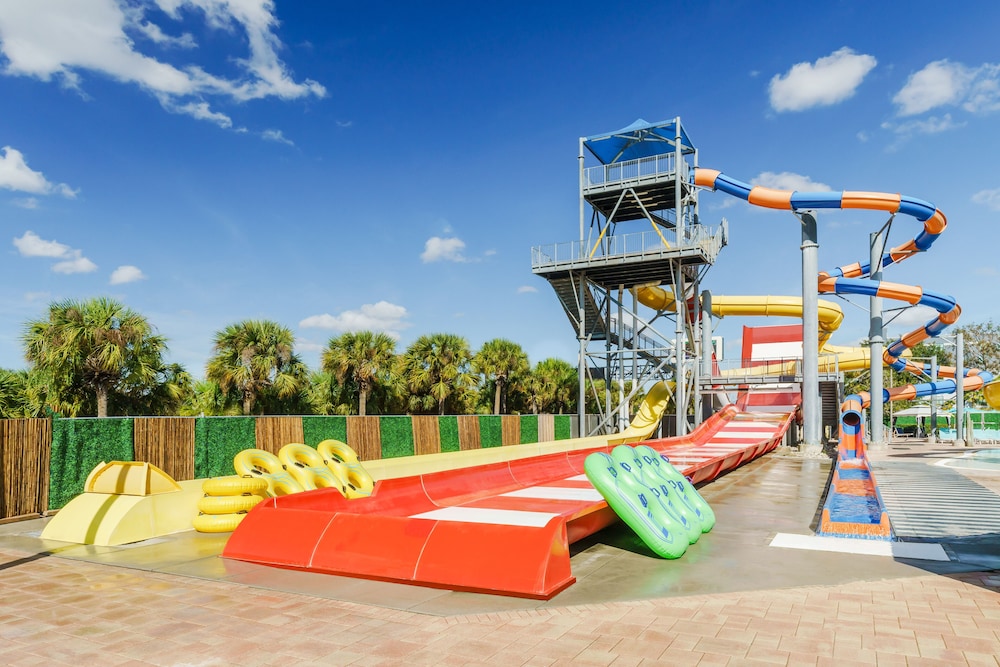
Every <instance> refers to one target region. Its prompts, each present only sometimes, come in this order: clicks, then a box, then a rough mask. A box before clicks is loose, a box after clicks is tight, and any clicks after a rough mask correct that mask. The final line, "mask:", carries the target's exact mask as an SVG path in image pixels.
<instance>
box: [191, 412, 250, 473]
mask: <svg viewBox="0 0 1000 667" xmlns="http://www.w3.org/2000/svg"><path fill="white" fill-rule="evenodd" d="M256 446H257V433H256V427H255V422H254V418H253V417H199V418H198V419H196V420H195V423H194V476H195V477H196V478H200V477H221V476H224V475H233V474H235V473H236V470H235V468H233V457H235V456H236V455H237V454H239V453H240V452H242V451H243V450H244V449H253V448H255V447H256Z"/></svg>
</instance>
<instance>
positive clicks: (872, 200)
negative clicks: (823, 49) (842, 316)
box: [694, 167, 993, 537]
mask: <svg viewBox="0 0 1000 667" xmlns="http://www.w3.org/2000/svg"><path fill="white" fill-rule="evenodd" d="M694 180H695V185H698V186H702V187H707V188H711V189H713V190H718V191H721V192H725V193H726V194H729V195H732V196H734V197H738V198H740V199H743V200H744V201H747V202H749V203H750V204H752V205H754V206H760V207H763V208H772V209H780V210H787V211H800V210H806V209H864V210H869V211H885V212H887V213H890V214H892V215H896V214H902V215H906V216H909V217H912V218H914V219H915V220H917V221H918V222H921V223H923V229H922V230H921V231H920V232H919V233H918V234H917V235H916V236H914V237H913V238H912V239H910V240H909V241H907V242H906V243H903V244H901V245H898V246H896V247H894V248H892V249H890V250H889V251H888V252H886V253H885V254H884V255H882V258H881V260H880V262H879V263H880V265H881V267H883V268H884V267H887V266H890V265H892V264H896V263H898V262H901V261H903V260H906V259H909V258H910V257H912V256H913V255H916V254H917V253H921V252H924V251H926V250H928V249H929V248H930V247H931V246H932V245H933V244H934V242H935V241H936V240H937V239H938V237H939V236H940V235H941V233H942V232H944V230H945V229H946V228H947V226H948V221H947V218H945V215H944V214H943V213H942V212H941V211H940V210H938V209H937V208H936V207H935V206H934V205H933V204H930V203H928V202H926V201H923V200H921V199H917V198H915V197H909V196H906V195H899V194H889V193H884V192H853V191H844V192H795V191H790V190H776V189H772V188H765V187H762V186H751V185H750V184H748V183H743V182H741V181H737V180H735V179H733V178H730V177H728V176H726V175H725V174H723V173H721V172H719V171H716V170H713V169H703V168H700V167H699V168H697V169H695V176H694ZM871 268H872V267H871V263H870V262H855V263H853V264H848V265H845V266H841V267H838V268H836V269H834V270H832V271H829V272H823V273H820V274H819V276H818V280H817V291H818V292H819V293H821V294H858V295H862V296H877V297H883V298H886V299H893V300H896V301H903V302H905V303H908V304H910V305H913V306H917V305H922V306H928V307H930V308H933V309H934V310H936V311H937V316H936V317H935V318H933V319H932V320H930V321H929V322H927V323H926V324H925V325H924V326H922V327H919V328H917V329H914V330H913V331H911V332H909V333H907V334H905V335H904V336H901V337H900V338H899V339H898V340H896V341H894V342H893V343H890V344H889V345H888V346H886V350H885V352H884V354H883V361H884V363H885V364H886V365H888V366H890V367H892V368H893V369H895V370H899V371H904V370H905V371H908V372H910V373H914V374H916V375H918V376H919V375H921V374H925V373H926V372H927V371H928V370H929V367H928V366H922V365H919V364H916V363H914V362H911V361H908V360H906V359H903V358H901V356H902V355H903V353H904V352H906V351H907V350H909V349H910V348H912V347H913V346H914V345H916V344H917V343H920V342H921V341H924V340H926V339H928V338H932V337H935V336H937V335H939V334H940V333H941V332H942V331H944V329H945V328H946V327H948V325H950V324H954V323H955V322H956V321H957V320H958V318H959V316H960V315H961V312H962V309H961V308H960V307H959V306H958V304H957V303H956V302H955V299H954V298H953V297H951V296H948V295H945V294H939V293H936V292H931V291H927V290H924V289H922V288H921V287H918V286H915V285H901V284H898V283H890V282H885V281H874V280H870V279H869V278H868V277H869V276H871V273H872V270H871ZM938 373H939V375H940V376H943V377H945V378H954V376H955V374H956V369H955V368H953V367H943V368H940V369H939V370H938ZM963 376H964V377H963V378H961V382H962V387H963V389H964V390H965V391H974V390H976V389H981V388H982V387H983V386H985V385H986V384H988V383H989V382H991V381H992V380H993V375H992V374H991V373H988V372H986V371H981V370H977V369H969V370H966V371H965V372H964V373H963ZM957 382H958V380H956V379H944V380H940V381H937V382H926V383H922V384H909V385H906V386H903V387H895V388H892V389H883V391H882V396H881V399H882V400H883V401H893V400H904V399H914V398H919V397H922V396H930V395H932V394H947V393H951V392H953V391H955V390H956V388H957ZM870 400H871V397H870V395H869V394H868V393H867V392H862V393H860V394H854V395H851V396H848V397H847V398H846V399H845V400H844V403H843V404H841V417H840V446H839V456H838V465H837V471H836V472H835V479H838V478H839V473H840V472H841V470H842V469H848V468H849V469H852V470H856V469H857V468H858V467H859V466H858V465H856V464H862V466H863V467H864V468H865V472H866V473H868V474H869V475H870V469H869V468H868V466H867V464H866V461H865V458H866V457H865V438H864V420H863V418H862V410H863V409H864V408H866V407H868V405H869V403H870ZM852 459H853V460H855V463H854V464H851V463H849V462H850V461H851V460H852ZM866 479H867V477H866ZM870 486H871V487H872V488H871V494H870V495H871V496H873V497H874V498H877V497H878V489H877V487H876V485H875V484H874V479H872V480H871V484H870ZM830 495H831V496H833V495H836V494H833V493H831V494H830ZM879 505H880V503H879ZM823 515H824V522H823V523H824V525H826V524H828V523H829V521H828V520H829V509H828V508H827V509H824V510H823ZM872 518H873V519H874V520H873V521H872V522H870V523H865V522H859V523H858V525H857V526H856V527H855V528H851V529H849V530H848V531H847V532H850V533H855V534H858V535H859V536H865V537H875V536H885V537H888V536H889V535H890V534H891V533H890V528H889V525H888V520H887V518H886V516H885V512H884V511H882V512H880V513H879V515H878V516H877V517H874V516H873V517H872ZM852 525H853V524H852Z"/></svg>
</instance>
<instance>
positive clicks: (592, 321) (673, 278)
mask: <svg viewBox="0 0 1000 667" xmlns="http://www.w3.org/2000/svg"><path fill="white" fill-rule="evenodd" d="M578 163H579V170H580V225H579V236H578V238H577V240H573V241H568V242H565V243H556V244H552V245H545V246H536V247H534V248H532V250H531V267H532V271H533V272H534V273H535V274H537V275H539V276H542V277H543V278H545V279H546V280H548V281H549V284H550V285H552V289H553V290H555V293H556V296H557V297H558V299H559V303H560V304H561V305H562V308H563V310H564V311H565V313H566V316H567V317H568V318H569V321H570V322H571V324H572V325H573V328H574V330H575V332H576V336H577V340H578V342H579V346H580V354H579V416H580V434H581V435H586V434H591V433H608V432H615V431H618V430H619V429H621V428H624V426H626V425H627V420H628V416H629V415H628V405H629V400H630V399H631V397H632V395H633V394H634V393H635V392H637V391H639V390H640V389H642V388H643V387H644V386H646V385H648V384H649V383H651V382H653V381H657V380H663V379H670V380H674V381H675V382H676V385H675V387H674V396H675V399H676V401H675V405H676V412H675V418H676V432H677V433H686V432H687V430H688V428H689V424H688V420H687V415H688V413H689V412H691V413H693V414H694V415H695V416H696V418H698V417H697V416H698V415H700V414H702V411H701V410H700V409H699V404H700V401H701V395H700V393H699V386H700V384H701V381H700V380H699V373H702V372H703V369H702V368H701V365H700V364H699V363H698V362H697V361H698V359H701V358H703V357H704V356H707V357H708V358H710V356H711V355H710V354H709V355H702V348H703V347H704V345H705V340H707V339H708V337H706V336H703V332H702V330H701V328H700V322H701V319H702V318H701V317H700V313H699V312H698V308H699V299H698V298H694V297H697V296H698V295H699V294H700V284H701V280H702V279H703V278H704V275H705V273H706V272H707V271H708V269H709V268H710V267H711V266H712V264H713V263H714V262H715V259H716V257H717V256H718V254H719V251H720V250H721V249H722V247H723V246H725V245H726V235H727V226H726V225H727V223H726V221H725V220H722V222H721V224H720V225H719V226H718V227H715V228H709V227H707V226H705V225H703V224H701V219H700V216H699V214H698V191H697V190H696V189H695V187H694V185H693V178H692V175H693V170H694V168H695V167H696V166H697V165H698V151H697V149H696V148H695V147H694V145H693V144H692V143H691V139H690V138H689V137H688V135H687V132H686V131H685V130H684V127H683V125H682V124H681V119H680V118H674V119H671V120H668V121H663V122H659V123H648V122H646V121H643V120H637V121H636V122H634V123H632V124H631V125H629V126H628V127H624V128H622V129H620V130H616V131H614V132H607V133H603V134H596V135H593V136H590V137H581V138H580V150H579V156H578ZM649 284H655V285H659V286H662V287H663V288H664V289H668V290H670V291H671V292H672V293H673V294H674V297H675V298H676V299H677V302H678V303H687V302H688V301H689V300H690V303H691V304H692V306H691V308H680V309H678V312H677V313H673V312H660V313H656V314H655V315H653V316H652V317H649V316H646V317H644V316H643V315H641V314H640V313H639V310H638V302H637V299H636V297H635V295H634V293H633V292H632V288H634V287H636V286H639V285H649ZM647 312H648V311H647ZM706 321H709V319H708V318H706ZM709 329H710V327H709ZM709 333H710V331H709ZM709 371H710V369H709ZM588 379H591V380H604V381H605V383H604V395H603V396H600V395H595V396H594V397H593V398H595V399H596V403H597V405H598V406H599V412H598V415H597V419H596V420H594V421H592V422H591V423H590V424H586V423H585V421H586V419H585V406H586V400H585V398H586V392H587V391H592V389H588V387H593V386H594V385H592V384H591V385H588V383H587V380H588ZM630 380H631V381H632V384H631V391H630V392H628V394H626V391H625V385H626V382H627V381H630ZM613 383H617V385H618V387H617V391H612V384H613ZM692 407H693V410H692V409H691V408H692Z"/></svg>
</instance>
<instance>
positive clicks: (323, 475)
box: [278, 442, 347, 496]
mask: <svg viewBox="0 0 1000 667" xmlns="http://www.w3.org/2000/svg"><path fill="white" fill-rule="evenodd" d="M278 459H279V460H280V461H281V462H282V463H283V464H284V466H285V469H286V470H288V472H289V473H291V475H292V477H294V478H295V479H296V480H297V481H298V483H299V484H301V485H302V488H304V489H305V490H306V491H311V490H313V489H327V488H335V489H337V490H338V491H340V492H341V493H342V494H344V495H345V496H346V495H347V481H346V480H347V478H346V477H344V478H341V477H340V476H338V475H337V474H336V471H333V470H331V469H330V468H328V467H327V466H326V465H325V463H324V461H323V457H322V456H320V454H319V452H317V451H316V450H315V449H313V448H312V447H309V446H308V445H303V444H301V443H296V442H293V443H290V444H287V445H285V446H284V447H282V448H281V451H279V452H278Z"/></svg>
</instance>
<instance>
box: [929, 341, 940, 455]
mask: <svg viewBox="0 0 1000 667" xmlns="http://www.w3.org/2000/svg"><path fill="white" fill-rule="evenodd" d="M937 373H938V365H937V356H936V355H935V356H933V357H931V382H937ZM930 399H931V430H930V432H929V433H928V434H927V442H929V443H935V442H937V395H935V394H931V396H930Z"/></svg>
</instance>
